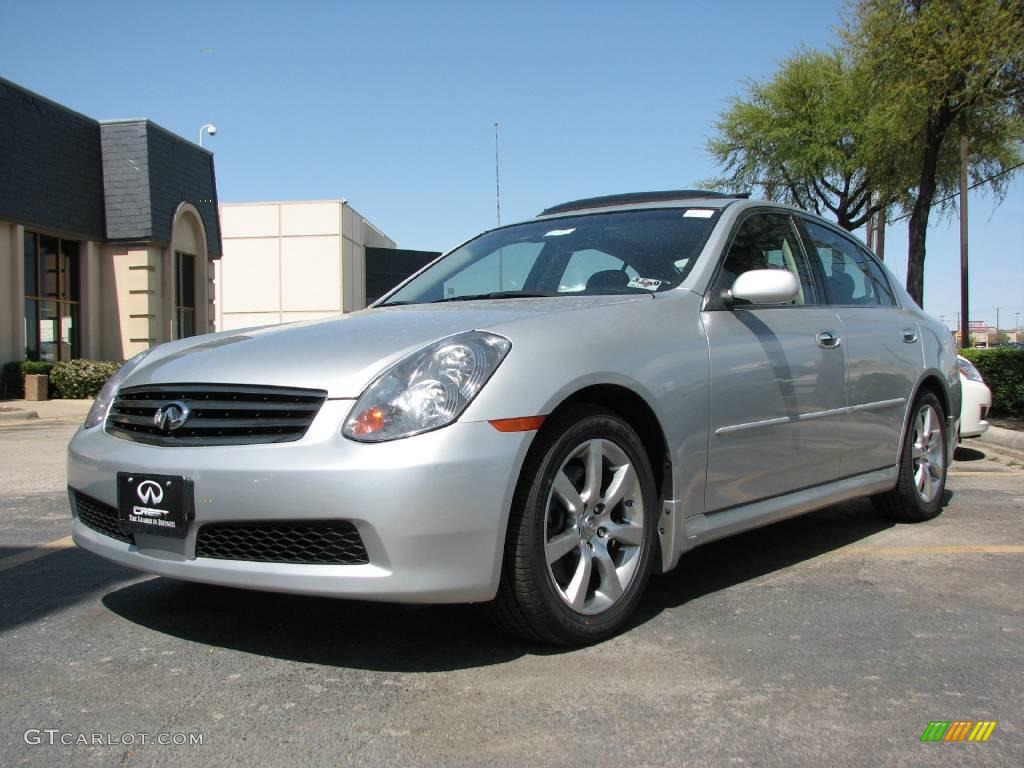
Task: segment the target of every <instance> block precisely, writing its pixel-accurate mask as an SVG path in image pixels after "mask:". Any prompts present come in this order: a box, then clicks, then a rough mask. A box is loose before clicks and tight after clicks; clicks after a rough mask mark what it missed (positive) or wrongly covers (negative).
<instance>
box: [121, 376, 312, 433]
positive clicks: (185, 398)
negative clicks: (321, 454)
mask: <svg viewBox="0 0 1024 768" xmlns="http://www.w3.org/2000/svg"><path fill="white" fill-rule="evenodd" d="M326 397H327V393H326V392H325V391H323V390H322V389H293V388H289V387H253V386H242V385H232V384H160V385H153V386H141V387H127V388H125V389H122V390H121V391H120V392H118V393H117V397H116V398H115V399H114V404H113V405H112V406H111V408H110V414H109V415H108V416H107V427H106V429H107V432H109V433H110V434H112V435H116V436H117V437H123V438H125V439H127V440H134V441H135V442H139V443H148V444H149V445H165V446H172V445H183V446H184V445H246V444H250V443H286V442H291V441H292V440H298V439H299V438H301V437H302V436H303V435H304V434H306V430H307V429H309V425H310V424H312V423H313V419H314V418H315V417H316V414H317V411H319V410H320V406H321V405H323V402H324V399H325V398H326ZM175 401H177V402H181V403H184V404H185V405H186V406H188V410H189V416H188V419H187V420H186V421H185V423H184V424H183V425H182V426H180V427H179V428H178V429H174V430H171V429H168V428H167V427H166V426H165V427H163V428H161V426H160V425H159V424H158V423H157V422H156V421H155V419H154V417H155V415H156V412H157V411H158V410H159V409H161V408H164V407H166V406H168V405H170V404H171V403H173V402H175Z"/></svg>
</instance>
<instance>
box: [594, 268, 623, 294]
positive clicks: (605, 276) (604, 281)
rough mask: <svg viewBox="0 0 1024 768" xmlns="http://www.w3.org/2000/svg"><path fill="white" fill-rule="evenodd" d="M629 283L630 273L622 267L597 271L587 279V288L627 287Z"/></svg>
mask: <svg viewBox="0 0 1024 768" xmlns="http://www.w3.org/2000/svg"><path fill="white" fill-rule="evenodd" d="M627 283H629V275H627V274H626V273H625V272H623V271H622V270H621V269H605V270H602V271H601V272H595V273H594V274H592V275H591V276H590V279H589V280H587V287H586V290H588V291H593V290H607V289H609V288H625V287H626V284H627Z"/></svg>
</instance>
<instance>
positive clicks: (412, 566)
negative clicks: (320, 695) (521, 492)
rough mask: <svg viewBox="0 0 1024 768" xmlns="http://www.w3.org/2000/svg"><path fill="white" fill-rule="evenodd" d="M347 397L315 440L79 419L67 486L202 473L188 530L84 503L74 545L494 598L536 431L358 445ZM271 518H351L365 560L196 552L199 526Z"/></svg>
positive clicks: (189, 575)
mask: <svg viewBox="0 0 1024 768" xmlns="http://www.w3.org/2000/svg"><path fill="white" fill-rule="evenodd" d="M350 406H351V401H339V400H332V401H328V402H327V403H325V404H324V407H323V408H322V409H321V411H320V413H319V414H318V415H317V418H316V420H315V421H314V423H313V425H312V426H311V427H310V429H309V432H308V433H307V434H306V435H305V437H303V438H302V439H301V440H299V441H296V442H293V443H279V444H271V445H245V446H230V447H228V446H223V447H158V446H148V445H142V444H139V443H134V442H131V441H128V440H123V439H120V438H116V437H113V436H111V435H108V434H106V433H104V432H103V431H102V429H100V428H96V429H91V430H80V431H79V432H78V434H76V435H75V437H74V438H73V439H72V441H71V445H70V447H69V452H68V485H69V486H70V488H71V489H73V490H76V491H79V492H81V493H84V494H87V495H88V496H91V497H93V498H95V499H97V500H98V501H101V502H103V503H105V504H108V505H111V506H113V507H116V506H117V486H116V477H117V473H118V472H124V471H133V472H151V473H158V474H173V475H184V476H186V477H188V478H190V479H191V480H192V481H193V483H194V491H195V500H196V501H195V509H196V512H195V521H194V522H193V523H192V524H191V526H190V528H189V532H188V536H187V537H186V538H184V539H170V538H166V537H161V536H153V535H148V534H135V543H134V544H130V543H126V542H122V541H118V540H117V539H114V538H110V537H108V536H105V535H103V534H101V533H99V532H97V531H96V530H93V529H92V528H90V527H88V526H86V525H85V524H84V523H82V522H81V520H80V519H79V518H78V515H77V513H76V514H75V515H74V522H73V527H72V534H73V536H74V539H75V542H76V543H78V544H79V545H80V546H81V547H83V548H84V549H87V550H89V551H91V552H94V553H96V554H98V555H101V556H103V557H106V558H107V559H109V560H112V561H114V562H118V563H121V564H122V565H126V566H129V567H131V568H136V569H138V570H142V571H146V572H149V573H155V574H159V575H162V576H169V577H172V578H178V579H183V580H189V581H199V582H206V583H210V584H221V585H226V586H235V587H246V588H252V589H261V590H268V591H276V592H292V593H299V594H311V595H332V596H338V597H349V598H356V599H367V600H386V601H394V602H475V601H483V600H489V599H491V598H492V597H493V596H494V594H495V592H496V590H497V584H498V575H499V570H500V563H501V554H502V546H503V543H504V535H505V526H506V523H507V519H508V510H509V507H510V504H511V498H512V493H513V491H514V486H515V482H516V479H517V478H518V474H519V469H520V467H521V464H522V460H523V457H524V455H525V452H526V449H527V447H528V445H529V441H530V438H531V437H532V434H533V433H501V432H497V431H496V430H494V429H493V428H492V427H491V426H490V425H489V424H487V423H486V422H468V423H456V424H453V425H451V426H449V427H446V428H444V429H440V430H437V431H435V432H430V433H427V434H424V435H418V436H416V437H412V438H407V439H404V440H396V441H393V442H389V443H381V444H377V445H370V444H360V443H356V442H353V441H351V440H347V439H346V438H344V437H342V436H341V435H340V431H339V430H340V426H341V423H342V421H343V419H344V417H345V415H346V412H347V410H348V408H349V407H350ZM72 506H74V503H73V502H72ZM272 520H277V521H295V520H306V521H310V520H314V521H315V520H325V521H326V520H348V521H350V522H351V523H353V524H354V525H355V527H356V529H357V530H358V532H359V534H360V536H361V537H362V540H363V543H364V544H365V547H366V550H367V555H368V559H369V563H367V564H363V565H322V564H293V563H267V562H250V561H238V560H220V559H214V558H204V557H196V556H195V542H196V534H197V531H198V528H199V526H201V525H203V524H206V523H214V522H255V521H272Z"/></svg>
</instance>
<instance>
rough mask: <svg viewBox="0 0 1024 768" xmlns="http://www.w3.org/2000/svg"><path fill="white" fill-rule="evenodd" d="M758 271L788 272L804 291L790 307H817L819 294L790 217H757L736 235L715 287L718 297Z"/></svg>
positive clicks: (743, 226) (753, 217)
mask: <svg viewBox="0 0 1024 768" xmlns="http://www.w3.org/2000/svg"><path fill="white" fill-rule="evenodd" d="M755 269H784V270H786V271H788V272H792V273H793V274H794V275H796V278H797V282H799V284H800V290H799V292H798V293H797V295H796V298H795V299H793V301H791V302H790V304H814V303H816V301H817V299H816V292H815V289H814V280H813V278H812V277H811V271H810V269H809V268H808V266H807V260H806V258H805V257H804V252H803V249H802V248H801V247H800V240H799V238H798V237H797V233H796V230H795V229H794V228H793V224H792V222H791V221H790V220H789V217H788V216H785V215H781V214H774V213H761V214H755V215H753V216H751V217H750V218H748V219H746V220H745V221H744V222H743V223H742V224H741V225H740V228H739V230H738V231H737V232H736V237H735V238H734V239H733V241H732V245H730V246H729V252H728V254H727V255H726V257H725V262H724V263H723V264H722V271H721V272H719V275H718V281H717V283H716V286H715V293H716V295H721V293H722V292H723V291H726V290H728V289H730V288H732V284H733V283H734V282H736V278H737V277H739V276H740V275H742V274H743V273H744V272H749V271H751V270H755Z"/></svg>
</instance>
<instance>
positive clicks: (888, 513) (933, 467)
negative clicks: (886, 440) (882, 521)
mask: <svg viewBox="0 0 1024 768" xmlns="http://www.w3.org/2000/svg"><path fill="white" fill-rule="evenodd" d="M948 445H949V443H948V442H947V440H946V419H945V417H944V416H943V411H942V404H941V403H940V402H939V399H938V398H937V397H936V396H935V395H934V394H932V393H931V392H924V393H923V394H921V395H920V396H919V397H918V398H917V401H916V402H915V403H914V408H913V410H912V411H911V417H910V423H909V424H908V425H907V435H906V437H905V438H904V440H903V454H902V456H901V457H900V466H899V479H898V480H897V482H896V487H895V488H893V489H892V490H891V491H887V492H886V493H880V494H878V495H877V496H873V497H872V499H871V500H872V501H873V502H874V505H875V509H876V510H878V512H879V513H880V514H882V515H884V516H885V517H888V518H889V519H891V520H897V521H899V522H905V523H916V522H921V521H923V520H931V519H932V518H933V517H936V516H937V515H938V514H939V513H940V512H941V511H942V492H943V491H944V490H945V488H946V468H947V467H948V465H949V456H948Z"/></svg>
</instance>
